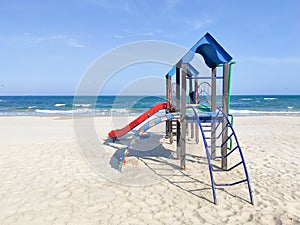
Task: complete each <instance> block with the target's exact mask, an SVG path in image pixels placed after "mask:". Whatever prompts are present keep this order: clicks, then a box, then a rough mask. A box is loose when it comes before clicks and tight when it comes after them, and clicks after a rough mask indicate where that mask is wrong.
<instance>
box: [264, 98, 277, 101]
mask: <svg viewBox="0 0 300 225" xmlns="http://www.w3.org/2000/svg"><path fill="white" fill-rule="evenodd" d="M276 99H278V98H264V100H266V101H271V100H276Z"/></svg>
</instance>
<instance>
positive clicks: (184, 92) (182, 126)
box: [180, 64, 187, 170]
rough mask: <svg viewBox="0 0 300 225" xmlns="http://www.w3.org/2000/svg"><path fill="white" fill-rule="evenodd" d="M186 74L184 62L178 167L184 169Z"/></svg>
mask: <svg viewBox="0 0 300 225" xmlns="http://www.w3.org/2000/svg"><path fill="white" fill-rule="evenodd" d="M186 75H187V66H186V64H183V65H182V71H181V82H182V83H181V86H182V90H181V107H180V108H181V119H180V121H181V136H180V147H181V154H180V169H182V170H184V169H185V155H186V124H187V123H186Z"/></svg>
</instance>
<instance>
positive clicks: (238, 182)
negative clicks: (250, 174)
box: [215, 179, 248, 187]
mask: <svg viewBox="0 0 300 225" xmlns="http://www.w3.org/2000/svg"><path fill="white" fill-rule="evenodd" d="M247 181H248V180H247V179H245V180H239V181H237V182H234V183H230V184H216V183H215V186H218V187H220V186H233V185H236V184H240V183H243V182H247Z"/></svg>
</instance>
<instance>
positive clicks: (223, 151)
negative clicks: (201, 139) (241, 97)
mask: <svg viewBox="0 0 300 225" xmlns="http://www.w3.org/2000/svg"><path fill="white" fill-rule="evenodd" d="M228 81H229V64H228V63H225V64H224V65H223V98H222V105H223V112H224V113H225V115H226V116H228ZM226 126H227V121H226V120H225V119H223V123H222V129H223V130H224V129H225V130H224V132H223V134H222V143H224V142H225V141H226V140H227V138H228V130H227V128H226ZM226 154H227V142H226V143H225V144H223V146H222V149H221V155H222V156H225V155H226ZM221 168H222V169H223V170H226V169H227V158H222V165H221Z"/></svg>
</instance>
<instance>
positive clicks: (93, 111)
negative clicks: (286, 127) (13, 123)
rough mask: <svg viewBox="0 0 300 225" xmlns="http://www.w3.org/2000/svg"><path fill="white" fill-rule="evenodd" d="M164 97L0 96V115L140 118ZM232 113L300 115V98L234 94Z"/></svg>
mask: <svg viewBox="0 0 300 225" xmlns="http://www.w3.org/2000/svg"><path fill="white" fill-rule="evenodd" d="M163 101H165V97H164V96H97V97H95V96H94V97H93V96H81V97H78V96H76V97H74V96H0V116H44V115H48V116H49V115H53V116H62V115H82V116H84V115H93V116H128V115H130V116H137V115H140V114H141V113H143V112H145V111H146V110H148V109H149V108H151V107H152V106H154V105H155V104H157V103H159V102H163ZM230 113H231V114H233V115H238V116H243V115H245V116H249V115H255V116H260V115H294V116H300V95H276V96H275V95H232V96H231V103H230Z"/></svg>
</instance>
